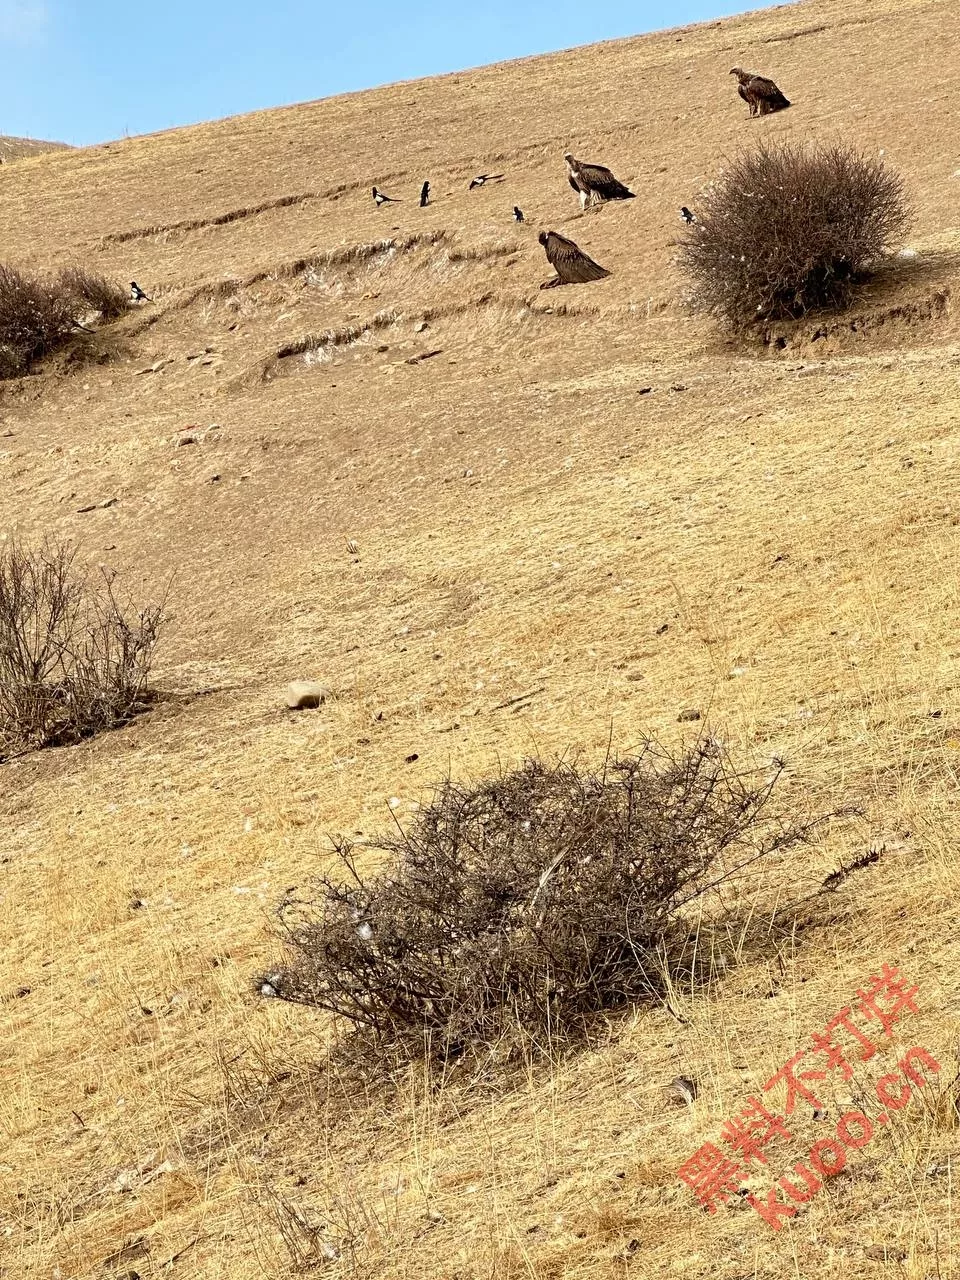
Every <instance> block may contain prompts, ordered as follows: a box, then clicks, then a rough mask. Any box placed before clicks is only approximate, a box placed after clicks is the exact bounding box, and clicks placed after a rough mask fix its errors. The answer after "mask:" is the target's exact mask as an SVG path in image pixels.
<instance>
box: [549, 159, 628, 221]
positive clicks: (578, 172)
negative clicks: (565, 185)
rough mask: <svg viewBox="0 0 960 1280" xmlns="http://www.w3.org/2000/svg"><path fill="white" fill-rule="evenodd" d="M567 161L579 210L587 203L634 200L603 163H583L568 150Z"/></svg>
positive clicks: (568, 172) (584, 207)
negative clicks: (578, 202)
mask: <svg viewBox="0 0 960 1280" xmlns="http://www.w3.org/2000/svg"><path fill="white" fill-rule="evenodd" d="M563 158H564V160H566V162H567V177H568V178H569V181H570V185H571V187H573V189H574V191H576V192H577V194H578V195H579V197H580V209H581V211H582V210H584V209H586V207H587V205H588V204H603V202H604V200H634V199H636V197H635V195H634V193H633V192H632V191H629V190H628V189H627V188H626V187H625V186H624V185H623V183H622V182H621V181H620V180H619V179H618V178H615V177H614V176H613V174H612V173H611V172H610V170H609V169H608V168H607V167H606V165H603V164H585V163H584V162H583V161H582V160H578V159H577V158H576V157H575V156H572V155H571V154H570V152H569V151H568V152H567V153H566V154H565V155H564V157H563Z"/></svg>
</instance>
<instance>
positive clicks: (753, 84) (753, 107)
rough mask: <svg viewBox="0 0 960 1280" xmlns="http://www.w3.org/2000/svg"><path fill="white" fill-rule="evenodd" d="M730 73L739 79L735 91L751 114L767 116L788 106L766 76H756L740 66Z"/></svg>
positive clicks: (786, 100) (786, 101)
mask: <svg viewBox="0 0 960 1280" xmlns="http://www.w3.org/2000/svg"><path fill="white" fill-rule="evenodd" d="M730 74H731V75H732V76H736V77H737V80H738V81H739V86H738V88H737V92H738V93H739V94H740V97H741V98H742V99H743V100H744V102H745V103H746V104H747V106H748V107H749V108H750V114H751V115H752V116H768V115H771V114H772V113H773V112H774V111H783V110H784V109H785V108H786V107H789V106H790V102H789V100H788V99H787V98H785V97H784V96H783V94H782V93H781V92H780V90H779V89H778V88H777V86H776V85H775V84H774V83H773V81H772V80H768V79H767V77H766V76H758V75H756V74H755V73H754V72H753V71H744V69H743V68H742V67H734V68H733V69H732V70H731V72H730Z"/></svg>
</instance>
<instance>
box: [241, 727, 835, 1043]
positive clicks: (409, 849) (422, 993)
mask: <svg viewBox="0 0 960 1280" xmlns="http://www.w3.org/2000/svg"><path fill="white" fill-rule="evenodd" d="M779 776H780V767H777V768H775V769H774V770H773V772H772V773H771V772H769V771H767V772H766V773H765V774H763V775H762V776H760V775H758V776H756V777H753V776H752V775H750V774H748V773H747V772H745V771H742V770H738V769H737V768H735V767H734V766H733V764H732V763H731V761H730V760H729V758H728V757H727V755H726V754H725V753H724V752H723V750H722V749H721V748H720V747H719V746H717V745H716V743H715V742H714V741H713V740H712V739H703V740H701V741H699V742H698V743H696V744H695V745H694V746H692V747H689V748H687V749H685V750H683V751H680V752H679V753H677V754H675V755H671V754H669V753H668V752H667V751H666V750H665V749H664V748H663V747H661V746H659V745H658V744H655V743H653V742H648V743H647V744H646V745H645V747H644V748H643V750H642V751H641V752H640V754H639V755H637V756H633V757H630V758H626V759H620V760H608V761H607V763H606V765H605V766H604V769H603V771H602V772H600V773H591V772H584V771H581V770H580V769H578V768H577V767H575V766H574V765H572V764H568V763H560V764H557V765H553V766H548V765H546V764H544V763H542V762H540V761H536V760H532V761H528V762H527V763H526V764H524V765H523V767H522V768H520V769H518V770H516V771H514V772H508V773H504V774H502V776H500V777H498V778H496V779H494V780H492V781H485V782H481V783H480V784H479V785H476V786H473V787H467V786H462V785H460V784H458V783H456V782H454V781H452V780H450V779H448V780H446V781H445V782H443V783H442V785H441V786H440V788H439V790H438V792H437V793H436V795H435V797H434V798H433V800H432V802H431V803H430V804H429V805H428V806H427V807H425V808H423V809H421V810H420V812H419V813H418V815H417V817H416V819H415V820H414V822H413V824H412V825H411V827H410V828H409V830H406V831H404V830H402V829H400V828H398V831H399V834H398V835H396V836H391V837H389V838H385V839H384V840H383V842H382V843H381V849H382V851H383V852H385V853H386V855H387V865H386V866H385V868H384V869H383V870H381V871H379V872H378V873H377V874H374V875H372V876H369V877H365V876H364V875H362V874H361V872H360V871H359V869H358V867H357V864H356V860H355V857H354V853H353V851H352V849H351V846H350V845H349V844H348V843H346V842H339V843H338V844H337V845H336V851H337V853H338V855H339V868H340V872H341V874H340V876H339V877H336V876H333V875H326V876H324V877H322V878H321V879H320V881H319V886H318V890H319V891H318V894H317V897H316V899H315V900H314V901H313V902H311V903H304V902H297V903H290V902H288V903H286V904H284V905H283V906H281V908H280V919H281V922H282V924H283V936H284V938H285V941H286V963H285V965H284V966H282V967H281V968H280V969H279V971H278V972H276V973H271V974H269V975H267V976H266V977H265V978H264V979H262V980H261V982H262V983H265V984H269V985H266V986H262V987H261V989H262V990H264V991H265V993H266V994H276V995H278V996H280V997H281V998H283V999H286V1000H290V1001H294V1002H299V1003H302V1004H306V1005H312V1006H315V1007H317V1008H320V1009H323V1010H326V1011H328V1012H329V1013H331V1014H333V1015H334V1016H335V1018H336V1019H338V1020H340V1021H341V1023H343V1024H346V1025H347V1026H348V1027H352V1028H353V1029H354V1030H355V1031H357V1032H358V1033H359V1034H360V1035H361V1037H363V1039H364V1042H370V1043H372V1044H373V1045H374V1046H375V1048H376V1053H377V1055H378V1056H380V1057H383V1058H386V1059H392V1060H397V1059H399V1060H403V1059H404V1058H405V1057H409V1056H412V1055H413V1054H415V1053H417V1052H420V1051H422V1049H423V1047H424V1045H425V1044H426V1046H427V1049H428V1052H430V1053H433V1054H435V1055H437V1056H438V1057H439V1058H442V1059H444V1060H447V1061H449V1060H451V1059H453V1058H456V1057H458V1056H460V1055H461V1054H464V1053H466V1052H469V1051H475V1050H478V1049H481V1048H483V1047H484V1046H487V1047H489V1046H496V1047H497V1051H498V1053H500V1052H506V1053H507V1054H509V1053H510V1052H511V1051H512V1050H514V1049H516V1048H519V1047H520V1046H521V1045H526V1046H529V1047H530V1048H532V1050H533V1051H534V1052H538V1051H548V1050H549V1048H550V1047H551V1046H552V1045H560V1044H562V1043H563V1042H565V1041H566V1042H570V1041H575V1040H576V1039H578V1038H581V1037H582V1036H584V1034H586V1033H588V1031H589V1029H590V1026H591V1023H592V1022H593V1021H594V1020H595V1019H596V1018H597V1017H598V1015H602V1014H603V1013H604V1011H606V1010H612V1009H616V1008H618V1007H620V1006H623V1005H625V1004H629V1003H638V1002H644V1001H648V1000H651V999H657V998H659V997H660V996H661V995H662V993H663V991H664V989H665V984H666V983H667V982H668V981H669V980H672V979H673V978H675V977H677V976H679V975H681V974H682V973H689V971H690V967H691V951H692V947H693V943H692V938H693V937H694V936H695V933H696V928H695V920H694V916H695V914H696V912H697V910H698V909H699V908H700V907H702V906H703V903H702V902H698V901H697V900H698V899H703V897H704V895H706V894H708V893H710V892H711V891H712V890H715V889H717V888H718V886H720V885H722V884H725V883H726V882H728V881H729V880H730V879H731V878H733V877H736V876H739V875H742V874H743V873H745V872H746V871H747V868H749V867H751V866H752V865H753V864H754V863H756V862H757V861H758V860H759V859H761V858H763V857H764V856H766V855H768V854H770V853H773V852H774V851H776V850H779V851H786V850H791V849H794V848H795V847H796V846H798V845H799V844H801V843H802V842H803V841H805V840H806V839H807V838H808V837H809V836H810V834H811V833H812V831H813V830H814V828H815V827H817V826H818V825H819V823H820V822H822V821H823V820H824V819H822V818H821V819H814V820H812V821H799V820H788V819H786V818H785V817H784V816H783V815H782V814H780V813H779V812H777V811H776V810H775V808H774V806H773V805H772V804H771V797H772V793H773V790H774V787H775V785H776V782H777V779H778V778H779Z"/></svg>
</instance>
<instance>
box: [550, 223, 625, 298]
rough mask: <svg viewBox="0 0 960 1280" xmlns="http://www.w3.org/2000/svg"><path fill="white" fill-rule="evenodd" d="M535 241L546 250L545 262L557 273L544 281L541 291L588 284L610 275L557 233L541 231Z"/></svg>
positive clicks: (575, 245)
mask: <svg viewBox="0 0 960 1280" xmlns="http://www.w3.org/2000/svg"><path fill="white" fill-rule="evenodd" d="M537 239H538V240H539V241H540V243H541V244H542V245H543V247H544V249H545V250H546V254H547V261H548V262H549V263H550V265H551V267H553V268H554V270H555V271H556V273H557V274H556V275H555V276H554V277H553V279H552V280H545V281H544V282H543V284H542V285H541V286H540V288H541V289H552V288H553V287H554V286H555V285H558V284H588V283H589V282H590V281H591V280H602V279H603V278H604V276H608V275H609V274H610V272H609V271H608V270H607V269H606V267H601V266H600V264H599V262H594V260H593V259H592V258H589V257H587V255H586V254H585V253H584V252H583V250H582V249H581V248H580V246H579V245H578V244H574V242H573V241H572V240H568V239H567V237H566V236H562V235H561V234H560V233H559V231H541V232H540V234H539V236H537Z"/></svg>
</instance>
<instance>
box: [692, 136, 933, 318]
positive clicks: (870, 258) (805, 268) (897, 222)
mask: <svg viewBox="0 0 960 1280" xmlns="http://www.w3.org/2000/svg"><path fill="white" fill-rule="evenodd" d="M908 225H909V213H908V210H907V206H906V203H905V199H904V189H903V182H902V180H901V179H900V177H899V176H898V175H897V174H895V173H892V172H891V171H890V170H889V169H887V168H886V167H885V166H884V164H883V161H882V160H880V159H879V158H877V157H874V156H866V155H863V154H862V153H861V152H859V151H856V150H855V149H854V148H852V147H849V146H846V145H844V144H839V143H838V144H835V145H832V146H823V145H805V144H801V143H792V142H767V143H763V144H762V145H761V146H759V147H758V148H757V149H756V150H753V151H748V152H743V153H741V154H740V155H738V156H737V157H736V158H735V159H734V160H733V162H732V163H731V164H730V166H729V168H727V169H726V170H724V171H723V173H722V174H721V176H720V177H719V178H718V179H717V181H716V182H714V183H712V184H711V185H710V186H709V187H708V188H707V189H706V191H705V192H704V193H703V195H702V197H701V200H700V203H699V208H698V210H697V221H696V222H694V223H693V224H691V226H690V228H689V229H688V231H687V232H686V235H685V239H684V240H683V241H682V242H681V248H680V265H681V267H682V268H683V270H684V271H685V272H686V274H687V275H688V277H689V278H690V280H691V283H692V292H691V301H692V303H693V305H694V306H695V307H696V308H697V309H698V310H704V311H708V312H710V313H712V314H713V315H715V316H717V317H718V318H719V319H720V320H721V321H723V322H724V323H725V324H726V325H728V326H729V327H731V328H734V329H746V328H748V327H749V326H751V325H754V324H761V323H764V322H766V321H769V320H790V319H797V318H798V317H800V316H802V315H804V314H805V313H806V312H807V311H810V310H812V309H818V308H830V307H835V308H839V307H844V306H847V305H848V304H849V303H850V301H851V299H852V298H853V296H854V294H855V292H856V290H857V287H858V286H859V285H860V284H861V283H862V281H863V280H864V279H865V278H866V277H867V276H868V275H869V273H870V272H871V270H872V269H874V268H875V267H876V266H877V265H878V263H879V262H880V261H881V260H882V259H883V258H884V257H885V256H886V255H887V254H889V252H890V251H891V250H892V249H893V248H895V247H896V246H897V244H898V243H899V241H900V238H901V237H902V235H903V233H904V231H905V230H906V228H907V226H908Z"/></svg>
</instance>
